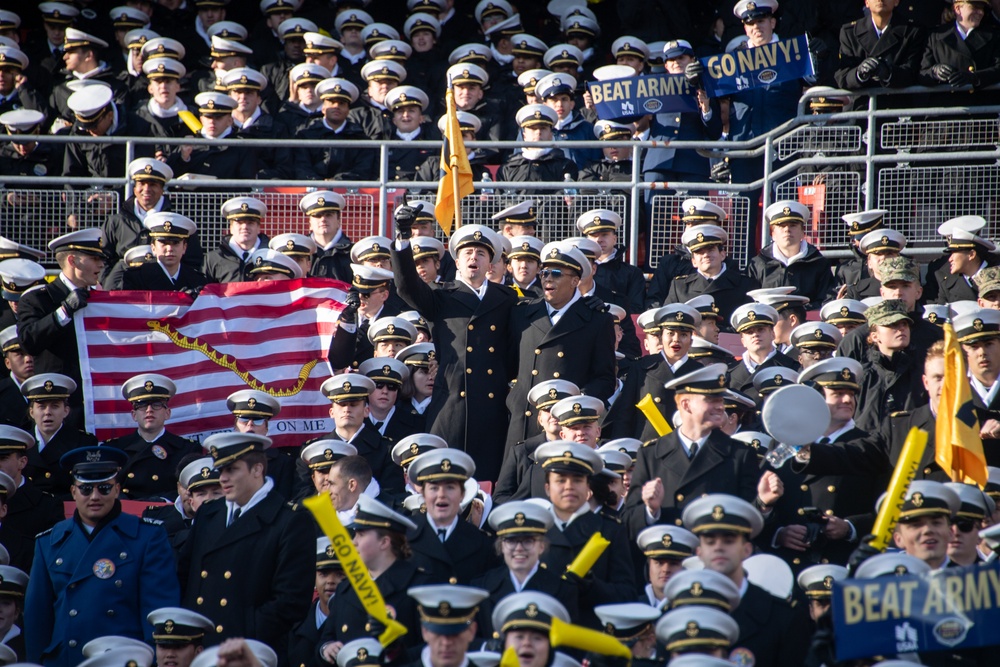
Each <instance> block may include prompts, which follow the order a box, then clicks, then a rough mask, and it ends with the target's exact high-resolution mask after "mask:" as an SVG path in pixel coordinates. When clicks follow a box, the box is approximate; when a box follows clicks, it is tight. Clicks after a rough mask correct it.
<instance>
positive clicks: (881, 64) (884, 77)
mask: <svg viewBox="0 0 1000 667" xmlns="http://www.w3.org/2000/svg"><path fill="white" fill-rule="evenodd" d="M872 76H873V77H874V78H875V80H876V81H878V82H879V83H881V84H882V85H883V86H888V85H889V79H891V78H892V65H890V64H889V63H888V62H887V61H886V60H885V59H883V58H879V61H878V68H877V69H876V70H875V73H874V74H873V75H872Z"/></svg>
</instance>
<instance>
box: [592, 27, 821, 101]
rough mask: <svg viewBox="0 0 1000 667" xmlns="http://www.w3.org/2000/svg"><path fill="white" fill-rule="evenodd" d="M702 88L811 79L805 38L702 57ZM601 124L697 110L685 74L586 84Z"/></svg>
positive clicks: (730, 89) (735, 88) (719, 93)
mask: <svg viewBox="0 0 1000 667" xmlns="http://www.w3.org/2000/svg"><path fill="white" fill-rule="evenodd" d="M701 63H702V64H703V65H704V66H705V74H704V75H702V77H701V81H702V85H703V86H704V87H705V91H706V92H707V93H708V96H709V97H723V96H725V95H732V94H734V93H738V92H740V91H743V90H749V89H751V88H760V87H762V86H767V85H771V84H776V83H783V82H785V81H794V80H795V79H801V78H803V77H806V76H812V75H813V74H814V73H815V72H814V69H813V63H812V58H810V56H809V40H808V38H806V36H805V35H803V36H801V37H796V38H794V39H785V40H781V41H779V42H774V43H772V44H765V45H764V46H759V47H757V48H755V49H737V50H735V51H733V52H732V53H723V54H719V55H715V56H711V57H708V58H702V59H701ZM587 91H588V92H589V93H590V96H591V97H592V98H593V100H594V108H595V110H596V111H597V116H598V118H600V119H601V120H624V121H628V120H633V119H635V118H636V117H637V116H644V115H646V114H658V113H677V112H689V111H698V102H697V100H696V98H695V94H694V90H693V89H692V88H691V87H690V86H689V85H688V82H687V80H686V79H685V78H684V75H682V74H652V75H648V76H633V77H628V78H625V79H611V80H608V81H594V82H592V83H588V84H587Z"/></svg>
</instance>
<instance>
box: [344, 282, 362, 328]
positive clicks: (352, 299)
mask: <svg viewBox="0 0 1000 667" xmlns="http://www.w3.org/2000/svg"><path fill="white" fill-rule="evenodd" d="M360 309H361V295H360V294H358V293H357V292H355V291H354V290H351V291H350V292H348V293H347V298H346V299H344V309H343V310H342V311H340V320H341V321H342V322H354V319H355V318H356V317H357V315H358V310H360Z"/></svg>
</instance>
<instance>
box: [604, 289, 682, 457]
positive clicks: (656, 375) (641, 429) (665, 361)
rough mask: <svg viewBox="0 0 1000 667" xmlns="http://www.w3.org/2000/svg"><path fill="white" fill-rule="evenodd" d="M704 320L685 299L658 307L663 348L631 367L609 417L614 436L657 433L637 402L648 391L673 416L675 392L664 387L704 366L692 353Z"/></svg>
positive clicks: (644, 437)
mask: <svg viewBox="0 0 1000 667" xmlns="http://www.w3.org/2000/svg"><path fill="white" fill-rule="evenodd" d="M700 324H701V314H700V313H699V312H698V311H697V310H696V309H695V308H694V307H692V306H689V305H687V304H684V303H671V304H667V305H665V306H663V307H662V308H659V309H658V310H657V311H656V313H655V315H654V318H653V322H652V326H655V327H656V329H657V330H658V331H659V336H660V340H661V341H662V342H663V350H662V352H661V353H660V354H652V355H649V356H646V357H642V358H640V359H639V361H638V362H636V363H635V364H633V366H632V368H631V370H629V373H628V375H627V376H626V378H625V384H624V386H623V387H622V392H621V394H620V395H619V397H618V398H617V399H615V403H614V405H613V406H612V407H611V410H610V412H609V413H608V421H610V422H611V423H612V424H613V429H612V433H611V434H612V437H615V438H640V439H642V440H648V439H650V438H655V437H657V435H656V431H655V430H654V429H653V427H652V426H651V425H650V424H649V421H648V420H647V419H646V417H645V415H643V413H642V412H641V411H640V410H639V409H638V408H636V407H635V405H636V403H638V402H639V401H640V400H642V398H643V397H645V396H646V395H647V394H648V395H649V396H652V398H653V402H654V403H655V404H656V408H657V409H658V410H660V412H662V413H663V416H664V417H666V418H667V420H668V421H669V420H670V416H671V415H672V414H673V413H674V411H675V410H676V407H675V406H674V392H673V391H671V390H668V389H664V385H665V384H666V383H667V382H670V381H671V380H673V379H674V378H676V377H680V376H682V375H686V374H688V373H693V372H694V371H696V370H698V369H699V368H701V364H699V363H698V362H697V361H695V360H694V359H692V358H691V357H689V356H688V351H689V350H690V349H691V339H692V336H693V335H694V331H695V329H696V328H697V327H698V326H699V325H700Z"/></svg>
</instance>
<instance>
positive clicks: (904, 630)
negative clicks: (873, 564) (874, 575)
mask: <svg viewBox="0 0 1000 667" xmlns="http://www.w3.org/2000/svg"><path fill="white" fill-rule="evenodd" d="M831 584H832V588H833V609H832V613H833V629H834V636H835V638H836V650H837V660H838V661H843V660H850V659H853V658H864V657H870V656H876V655H894V654H897V653H924V652H930V651H959V650H962V649H966V648H975V647H979V646H990V645H993V644H1000V633H998V632H997V628H998V627H1000V562H998V561H993V562H991V563H985V564H980V565H970V566H968V567H948V568H944V569H941V570H936V571H934V572H931V573H929V574H922V575H904V576H889V577H880V578H878V579H847V580H844V581H838V582H831Z"/></svg>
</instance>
